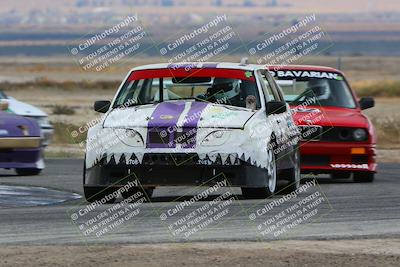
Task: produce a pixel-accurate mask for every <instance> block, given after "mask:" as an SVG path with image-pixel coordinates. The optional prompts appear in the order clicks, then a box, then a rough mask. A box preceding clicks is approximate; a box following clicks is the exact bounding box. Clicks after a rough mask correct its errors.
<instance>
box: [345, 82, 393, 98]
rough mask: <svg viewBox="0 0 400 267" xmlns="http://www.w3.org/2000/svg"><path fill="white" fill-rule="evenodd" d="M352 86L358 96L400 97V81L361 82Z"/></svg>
mask: <svg viewBox="0 0 400 267" xmlns="http://www.w3.org/2000/svg"><path fill="white" fill-rule="evenodd" d="M352 85H353V89H355V90H356V92H357V95H358V96H373V97H400V81H359V82H354V83H353V84H352Z"/></svg>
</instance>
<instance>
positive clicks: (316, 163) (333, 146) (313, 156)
mask: <svg viewBox="0 0 400 267" xmlns="http://www.w3.org/2000/svg"><path fill="white" fill-rule="evenodd" d="M300 152H301V172H302V173H316V174H318V173H333V172H338V171H339V172H341V171H346V172H376V167H377V164H376V148H375V145H372V144H365V143H361V144H360V143H349V142H346V143H343V142H319V141H315V142H313V141H309V142H303V143H301V146H300Z"/></svg>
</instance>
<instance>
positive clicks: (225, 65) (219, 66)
mask: <svg viewBox="0 0 400 267" xmlns="http://www.w3.org/2000/svg"><path fill="white" fill-rule="evenodd" d="M180 66H182V67H184V66H193V67H192V68H216V69H239V70H257V69H265V66H263V65H256V64H242V63H228V62H200V63H199V62H184V63H160V64H150V65H143V66H138V67H135V68H133V69H132V71H136V70H151V69H153V70H154V69H167V68H173V67H180Z"/></svg>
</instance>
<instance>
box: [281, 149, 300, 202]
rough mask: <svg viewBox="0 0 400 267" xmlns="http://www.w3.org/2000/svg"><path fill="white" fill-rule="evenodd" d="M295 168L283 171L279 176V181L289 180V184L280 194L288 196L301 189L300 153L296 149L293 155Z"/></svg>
mask: <svg viewBox="0 0 400 267" xmlns="http://www.w3.org/2000/svg"><path fill="white" fill-rule="evenodd" d="M293 161H294V162H293V163H294V167H293V168H291V169H286V170H283V171H282V172H281V173H280V174H279V175H278V180H287V181H288V183H287V184H286V185H285V186H283V187H282V190H280V191H279V193H280V194H288V193H291V192H293V191H296V190H297V189H299V187H300V179H301V171H300V151H299V149H298V148H296V151H295V152H294V154H293Z"/></svg>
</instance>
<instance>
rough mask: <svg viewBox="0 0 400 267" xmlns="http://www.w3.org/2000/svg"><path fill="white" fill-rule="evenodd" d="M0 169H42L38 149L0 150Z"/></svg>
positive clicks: (40, 155) (40, 154)
mask: <svg viewBox="0 0 400 267" xmlns="http://www.w3.org/2000/svg"><path fill="white" fill-rule="evenodd" d="M0 168H2V169H14V168H15V169H19V168H21V169H22V168H29V169H43V168H44V163H43V159H42V150H41V149H40V148H21V149H0Z"/></svg>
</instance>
